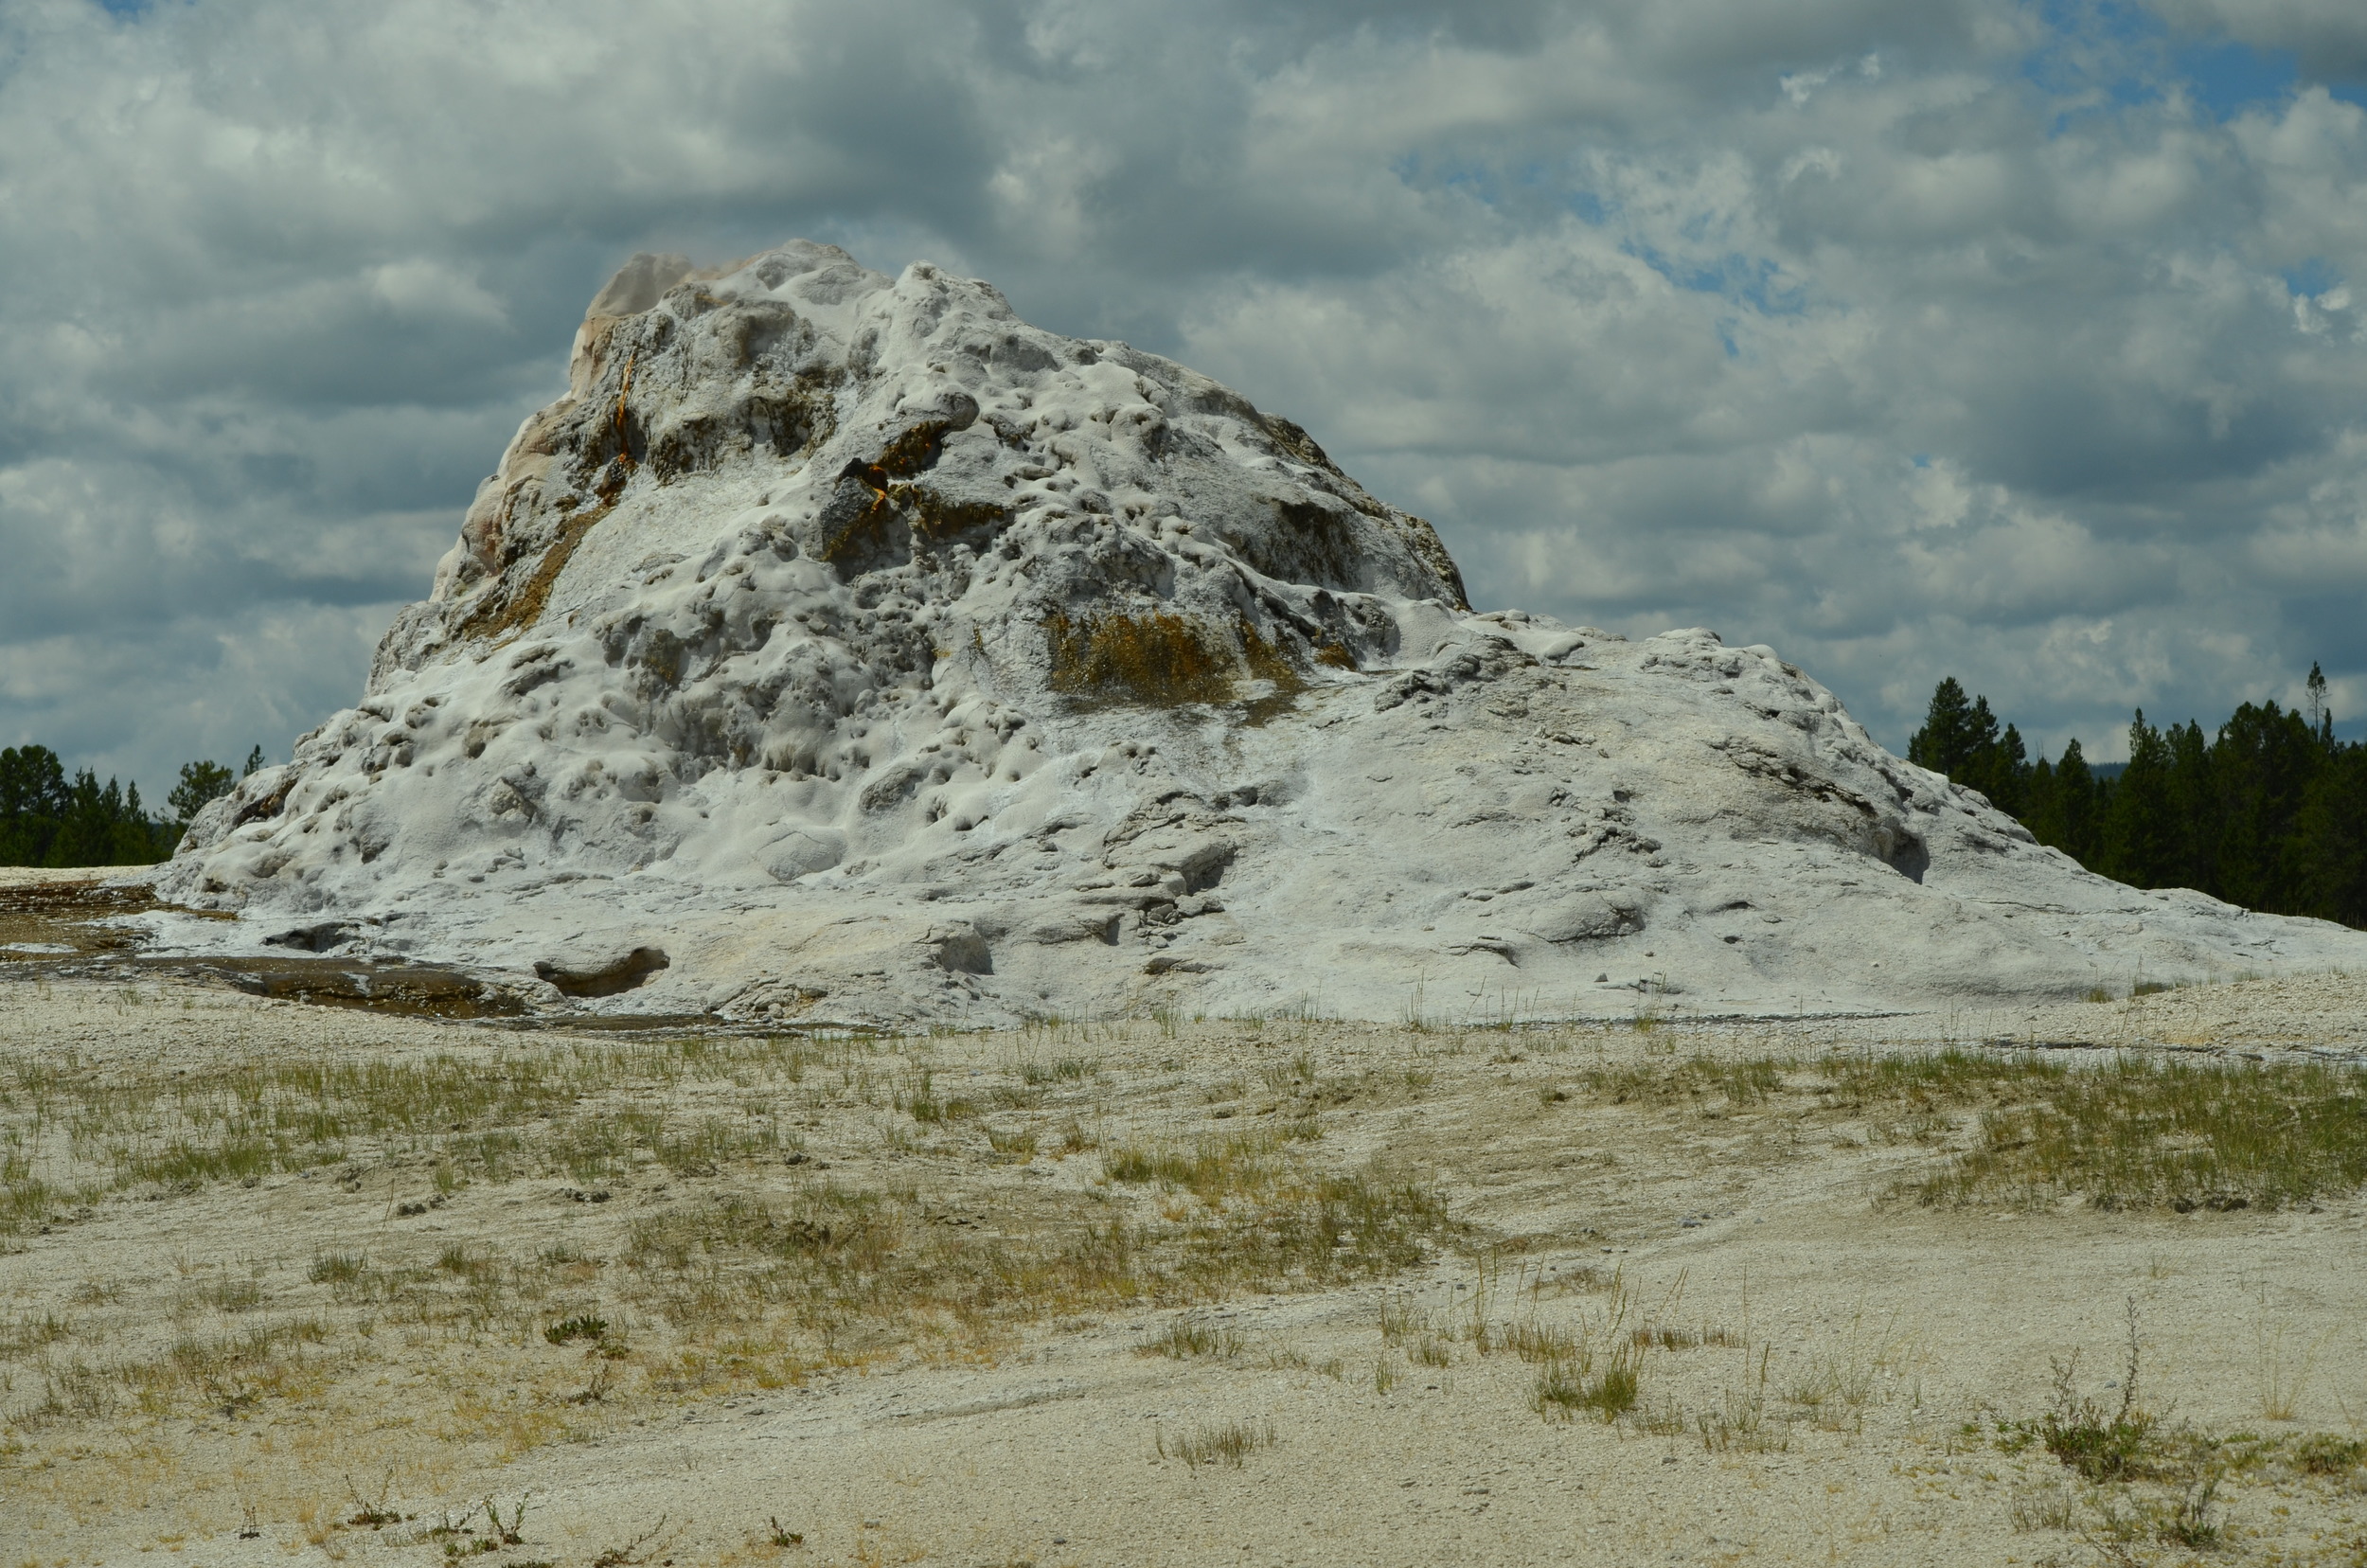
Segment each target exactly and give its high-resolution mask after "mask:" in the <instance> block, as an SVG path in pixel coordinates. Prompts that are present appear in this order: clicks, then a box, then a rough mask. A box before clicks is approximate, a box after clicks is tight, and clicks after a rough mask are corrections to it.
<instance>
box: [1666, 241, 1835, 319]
mask: <svg viewBox="0 0 2367 1568" xmlns="http://www.w3.org/2000/svg"><path fill="white" fill-rule="evenodd" d="M1621 248H1622V249H1624V250H1625V251H1627V253H1628V255H1630V256H1632V257H1634V258H1636V259H1637V260H1639V261H1641V262H1643V263H1644V264H1645V265H1646V266H1647V267H1649V268H1651V269H1652V270H1653V271H1654V272H1656V273H1658V274H1660V275H1661V276H1663V277H1665V278H1666V279H1668V281H1670V282H1671V283H1674V284H1675V285H1677V287H1679V288H1680V289H1684V290H1686V291H1688V292H1690V293H1693V294H1717V295H1719V296H1721V297H1723V298H1726V299H1732V300H1735V301H1736V302H1738V303H1740V304H1744V305H1748V306H1750V307H1751V308H1752V309H1753V311H1755V312H1758V313H1759V314H1761V315H1763V316H1779V315H1801V314H1804V313H1806V311H1807V308H1808V295H1807V291H1806V289H1804V288H1802V287H1801V286H1800V285H1799V284H1798V283H1796V282H1792V281H1790V280H1789V279H1788V278H1786V277H1785V276H1784V271H1783V269H1782V268H1781V267H1779V266H1778V265H1776V263H1775V262H1773V261H1771V260H1769V259H1768V258H1765V257H1763V256H1762V257H1751V256H1743V255H1739V254H1735V253H1729V254H1727V255H1725V256H1721V257H1717V258H1715V259H1712V260H1709V261H1700V260H1683V261H1680V260H1677V259H1675V258H1671V257H1668V256H1666V255H1664V254H1663V253H1662V252H1660V251H1659V250H1656V249H1655V248H1653V247H1652V246H1650V245H1646V244H1644V243H1643V242H1641V241H1635V240H1630V241H1627V242H1626V244H1625V245H1623V246H1622V247H1621Z"/></svg>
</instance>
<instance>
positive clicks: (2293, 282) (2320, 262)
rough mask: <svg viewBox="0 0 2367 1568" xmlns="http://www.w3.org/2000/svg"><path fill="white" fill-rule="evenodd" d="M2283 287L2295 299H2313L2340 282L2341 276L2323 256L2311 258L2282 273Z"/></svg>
mask: <svg viewBox="0 0 2367 1568" xmlns="http://www.w3.org/2000/svg"><path fill="white" fill-rule="evenodd" d="M2283 276H2284V277H2285V286H2286V287H2287V289H2289V290H2291V291H2292V294H2293V297H2294V298H2296V299H2315V298H2317V297H2318V295H2320V294H2324V293H2325V292H2326V291H2327V290H2328V289H2331V288H2334V287H2335V286H2336V285H2338V284H2340V282H2341V281H2342V275H2341V274H2340V273H2339V272H2336V271H2335V270H2334V265H2333V263H2331V262H2329V261H2328V260H2327V259H2326V258H2324V257H2323V256H2313V257H2311V258H2309V259H2308V260H2306V261H2304V262H2303V263H2301V264H2300V265H2299V266H2296V267H2287V268H2286V269H2285V272H2284V275H2283Z"/></svg>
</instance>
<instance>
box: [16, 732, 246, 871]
mask: <svg viewBox="0 0 2367 1568" xmlns="http://www.w3.org/2000/svg"><path fill="white" fill-rule="evenodd" d="M262 765H263V748H262V747H260V746H258V747H256V748H255V750H254V751H252V752H250V753H249V754H248V755H247V759H246V771H247V772H248V773H253V772H254V771H255V770H256V769H258V768H259V767H261V766H262ZM237 781H238V779H237V775H233V774H232V773H231V772H230V770H229V769H228V768H225V767H223V766H222V764H221V763H219V762H187V763H184V764H182V767H181V777H180V781H179V782H178V783H177V784H175V785H174V786H173V788H172V791H171V793H169V794H168V795H166V797H165V805H166V807H167V808H168V810H169V811H170V812H171V814H170V815H169V816H167V815H152V816H151V814H150V813H149V811H148V810H147V809H146V808H145V807H144V806H143V805H142V804H141V803H140V787H139V786H138V785H137V784H128V785H123V786H118V785H117V784H116V780H115V779H113V778H109V779H108V780H107V782H106V783H104V784H101V783H99V782H98V775H97V774H95V773H93V772H92V771H91V770H90V769H88V768H84V769H82V770H81V771H80V772H79V773H77V774H75V775H74V776H73V777H72V778H68V777H67V776H66V772H65V765H64V764H63V763H62V762H61V761H60V760H59V759H58V754H57V753H56V752H53V751H51V750H50V749H49V748H48V747H47V746H29V745H28V746H10V747H9V748H7V749H6V750H0V865H44V866H57V867H61V868H63V867H66V866H74V865H149V864H153V863H155V862H157V861H160V860H164V859H166V858H168V857H169V856H170V855H171V853H172V851H173V849H174V847H175V846H177V845H179V844H180V842H181V835H182V834H183V833H184V832H186V831H187V829H188V826H189V819H190V818H191V817H193V816H195V815H197V813H198V811H200V809H202V808H203V807H204V806H205V803H206V802H207V801H210V800H212V799H214V798H215V797H216V796H219V795H223V794H227V793H230V787H231V785H233V784H234V783H236V782H237Z"/></svg>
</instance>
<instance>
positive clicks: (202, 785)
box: [165, 761, 255, 828]
mask: <svg viewBox="0 0 2367 1568" xmlns="http://www.w3.org/2000/svg"><path fill="white" fill-rule="evenodd" d="M254 771H255V770H254V769H253V768H251V767H250V768H248V769H247V772H249V773H253V772H254ZM236 782H237V781H236V780H235V779H233V778H232V777H231V776H230V770H229V769H228V768H225V767H223V766H222V764H221V763H219V762H203V761H201V762H184V763H182V764H181V782H180V783H178V784H175V785H174V786H173V787H172V793H170V794H169V795H167V796H165V804H166V805H168V806H169V807H171V808H172V818H173V820H174V821H175V822H178V823H179V824H180V825H181V826H182V827H184V828H187V826H188V825H189V818H191V817H193V816H195V815H197V813H198V812H199V811H203V810H204V809H205V806H206V805H207V804H208V803H209V802H211V801H215V800H219V799H221V798H222V796H223V795H226V794H228V793H230V791H231V789H232V787H233V786H234V785H235V784H236Z"/></svg>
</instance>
